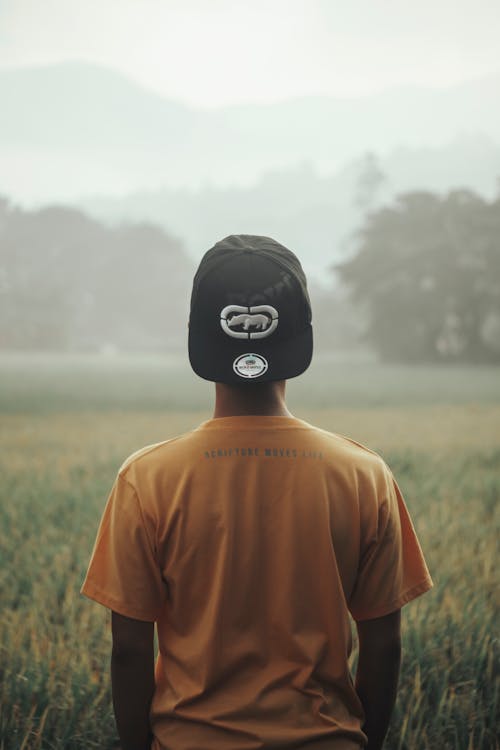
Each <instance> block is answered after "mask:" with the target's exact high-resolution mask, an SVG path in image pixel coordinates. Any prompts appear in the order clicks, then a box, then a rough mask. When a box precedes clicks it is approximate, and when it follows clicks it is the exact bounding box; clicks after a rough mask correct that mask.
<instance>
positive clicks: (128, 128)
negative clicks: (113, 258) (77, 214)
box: [0, 63, 500, 201]
mask: <svg viewBox="0 0 500 750" xmlns="http://www.w3.org/2000/svg"><path fill="white" fill-rule="evenodd" d="M499 89H500V75H494V76H488V77H485V78H481V79H477V80H472V81H469V82H466V83H463V84H461V85H457V86H453V87H448V88H446V89H432V90H430V89H424V88H417V87H404V88H399V89H394V90H389V91H386V92H383V93H380V94H378V95H375V96H366V97H361V98H356V99H348V98H343V99H341V98H334V97H320V96H313V97H302V98H295V99H291V100H288V101H282V102H276V103H272V104H245V105H238V106H231V107H220V108H217V109H202V108H195V107H190V106H186V105H184V104H183V103H182V102H178V101H172V100H169V99H167V98H165V97H162V96H161V95H159V94H157V93H155V92H153V91H149V90H147V89H145V88H143V87H141V86H140V85H138V84H136V83H134V82H132V81H130V80H128V79H127V78H126V77H125V76H123V75H122V74H119V73H116V72H114V71H111V70H108V69H105V68H101V67H98V66H94V65H88V64H84V63H66V64H60V65H54V66H44V67H38V68H20V69H11V70H2V71H0V97H1V101H2V116H1V118H0V160H1V164H2V168H1V178H0V179H1V183H0V191H2V192H5V193H8V194H13V195H14V196H16V198H17V199H21V200H37V201H48V200H50V199H53V198H54V197H57V198H58V199H64V200H67V199H70V198H75V197H76V196H78V195H84V194H89V193H92V194H110V193H115V194H116V193H125V192H131V191H134V190H143V189H158V188H163V187H167V188H179V187H184V188H191V189H192V188H199V187H200V186H203V185H207V183H209V184H211V185H212V186H214V187H219V188H220V187H226V186H227V187H228V186H233V185H235V186H240V187H244V186H249V185H251V184H252V183H255V181H256V180H257V179H258V178H259V176H260V175H261V174H262V173H263V172H269V171H276V170H278V171H282V170H284V169H287V168H288V167H290V166H293V165H297V164H300V163H303V162H309V163H310V164H311V165H312V167H313V168H314V169H316V170H317V171H318V172H319V173H320V174H321V175H325V174H329V173H331V172H333V171H335V170H338V169H339V168H340V167H341V166H342V165H343V164H345V163H347V162H349V161H351V160H353V159H355V158H357V157H359V155H360V154H362V153H363V152H366V151H368V150H369V151H374V152H376V153H377V154H379V155H381V157H382V158H385V157H387V156H388V154H389V153H391V152H394V151H395V150H396V149H400V148H413V149H416V148H419V149H420V148H427V149H433V148H434V149H435V148H438V147H443V146H445V147H447V144H449V143H450V142H451V141H453V140H454V139H455V138H456V137H457V135H460V134H472V135H473V136H476V135H477V134H482V135H483V136H484V137H486V138H491V139H493V141H495V139H497V138H498V133H499V132H500V98H499V97H498V91H499Z"/></svg>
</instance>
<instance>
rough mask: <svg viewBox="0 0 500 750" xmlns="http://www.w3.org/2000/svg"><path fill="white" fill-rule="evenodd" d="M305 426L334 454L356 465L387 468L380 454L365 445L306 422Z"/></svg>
mask: <svg viewBox="0 0 500 750" xmlns="http://www.w3.org/2000/svg"><path fill="white" fill-rule="evenodd" d="M304 424H305V425H307V426H308V427H310V429H311V432H312V433H313V434H315V435H316V436H317V439H318V440H319V441H323V442H324V444H325V446H329V447H330V448H331V451H332V453H334V454H336V455H342V456H343V457H344V458H345V459H350V460H352V461H353V462H354V463H356V464H361V465H365V466H371V467H379V468H380V469H383V468H384V467H386V463H385V461H384V459H383V458H382V456H381V455H380V453H377V451H376V450H374V449H373V448H369V447H368V446H367V445H365V444H364V443H360V442H359V441H357V440H354V439H353V438H351V437H348V436H347V435H343V434H342V433H340V432H333V431H330V430H326V429H324V428H322V427H318V426H316V425H313V424H309V423H307V422H304Z"/></svg>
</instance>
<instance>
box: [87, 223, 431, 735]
mask: <svg viewBox="0 0 500 750" xmlns="http://www.w3.org/2000/svg"><path fill="white" fill-rule="evenodd" d="M311 356H312V327H311V308H310V303H309V297H308V292H307V286H306V279H305V276H304V273H303V270H302V267H301V265H300V262H299V261H298V259H297V257H296V256H295V255H294V254H293V253H292V252H290V251H289V250H287V249H286V248H285V247H283V246H282V245H280V244H279V243H277V242H276V241H275V240H273V239H271V238H269V237H259V236H254V235H232V236H230V237H226V238H225V239H224V240H222V241H221V242H218V243H217V244H216V245H215V246H214V247H213V248H212V249H211V250H209V251H208V252H207V253H206V254H205V256H204V257H203V259H202V261H201V263H200V266H199V268H198V271H197V273H196V275H195V278H194V282H193V291H192V297H191V311H190V321H189V357H190V362H191V365H192V367H193V369H194V371H195V372H196V373H197V374H198V375H200V376H201V377H202V378H205V379H207V380H210V381H213V382H215V384H216V385H215V411H214V415H213V418H212V419H209V420H207V421H206V422H204V423H202V424H201V425H200V426H199V427H197V428H196V429H194V430H192V431H191V432H188V433H187V434H184V435H181V436H180V437H177V438H175V439H172V440H167V441H164V442H161V443H158V444H155V445H151V446H147V447H146V448H143V449H142V450H139V451H137V452H136V453H134V454H133V455H132V456H130V457H129V458H127V459H126V460H125V462H124V463H123V465H122V467H121V468H120V470H119V472H118V475H117V477H116V480H115V483H114V485H113V488H112V491H111V494H110V496H109V499H108V503H107V506H106V509H105V511H104V514H103V518H102V520H101V525H100V528H99V532H98V536H97V540H96V544H95V547H94V551H93V555H92V559H91V562H90V566H89V570H88V573H87V577H86V579H85V582H84V585H83V587H82V592H83V593H84V594H86V595H87V596H88V597H90V598H91V599H95V600H96V601H98V602H100V603H101V604H103V605H105V606H106V607H108V608H110V609H111V610H112V633H113V652H112V665H111V674H112V687H113V703H114V710H115V716H116V722H117V727H118V733H119V735H120V739H121V743H122V748H123V750H145V749H146V748H150V747H151V748H153V749H154V750H240V749H241V750H254V749H255V750H257V748H263V749H269V750H271V748H281V749H282V750H292V749H294V750H359V748H362V747H367V748H369V750H378V749H379V748H381V747H382V743H383V739H384V736H385V734H386V731H387V727H388V723H389V719H390V716H391V711H392V708H393V705H394V701H395V696H396V687H397V681H398V673H399V664H400V654H401V638H400V609H401V607H402V606H403V605H404V604H406V603H407V602H409V601H410V600H412V599H414V598H415V597H417V596H419V595H420V594H423V593H424V592H425V591H427V590H428V589H430V588H431V586H432V585H433V584H432V580H431V577H430V575H429V571H428V569H427V566H426V564H425V561H424V557H423V555H422V551H421V549H420V546H419V542H418V540H417V537H416V535H415V531H414V529H413V526H412V522H411V519H410V516H409V515H408V511H407V509H406V506H405V503H404V500H403V497H402V495H401V493H400V490H399V488H398V485H397V484H396V481H395V479H394V477H393V475H392V473H391V471H390V469H389V468H388V467H387V465H386V464H385V462H384V461H383V460H382V458H381V457H380V456H379V455H377V454H376V453H374V452H373V451H371V450H369V449H367V448H365V447H364V446H362V445H360V444H358V443H356V442H354V441H353V440H350V439H348V438H345V437H342V436H340V435H338V434H335V433H330V432H327V431H325V430H321V429H318V428H316V427H314V426H312V425H310V424H308V423H307V422H305V421H303V420H301V419H298V418H296V417H294V416H293V415H292V414H291V413H290V411H289V410H288V408H287V406H286V403H285V381H286V379H287V378H292V377H295V376H297V375H299V374H300V373H302V372H303V371H304V370H306V369H307V367H308V366H309V363H310V361H311ZM349 615H351V616H352V617H353V618H354V620H355V622H356V626H357V630H358V635H359V645H360V651H359V662H358V668H357V673H356V678H355V683H353V679H352V677H351V674H350V671H349V666H348V657H349V654H350V652H351V648H352V642H351V629H350V619H349ZM155 623H156V626H157V633H158V642H159V655H158V658H157V661H156V667H155V668H154V664H153V636H154V625H155Z"/></svg>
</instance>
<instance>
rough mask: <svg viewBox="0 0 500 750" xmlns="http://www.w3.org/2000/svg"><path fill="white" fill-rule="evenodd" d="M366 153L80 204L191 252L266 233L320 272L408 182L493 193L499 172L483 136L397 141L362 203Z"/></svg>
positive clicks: (498, 153)
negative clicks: (334, 166)
mask: <svg viewBox="0 0 500 750" xmlns="http://www.w3.org/2000/svg"><path fill="white" fill-rule="evenodd" d="M366 159H367V157H366V156H365V157H361V158H359V159H355V160H353V161H352V162H350V163H348V164H346V165H345V166H344V167H343V168H342V169H339V170H337V171H336V172H335V173H333V174H331V175H320V174H319V173H318V172H317V170H316V169H315V168H314V167H313V165H312V164H310V163H303V164H299V165H296V166H291V167H288V168H286V169H285V168H284V169H281V170H275V171H272V172H267V173H265V174H264V175H263V176H262V177H261V178H260V179H259V180H258V181H257V182H256V183H255V184H254V185H252V186H249V187H231V188H229V187H228V188H222V187H220V188H215V187H204V188H200V189H198V190H189V189H168V188H166V189H161V190H151V191H138V192H134V193H130V194H129V195H125V196H123V197H121V198H109V197H106V196H101V197H95V198H88V199H86V200H83V201H82V202H81V205H82V206H83V207H84V208H85V210H87V211H88V212H89V213H90V214H92V215H95V216H98V217H99V218H100V219H101V220H105V221H111V222H113V223H119V222H121V221H126V220H130V219H133V220H136V221H139V220H145V219H146V220H149V221H154V222H155V223H158V224H160V225H162V226H164V227H165V228H166V229H167V230H168V231H169V232H173V233H174V234H175V235H178V236H181V237H182V239H183V241H184V243H185V246H186V249H187V250H188V252H189V253H190V254H191V255H192V257H193V258H194V259H195V260H199V258H200V256H201V255H202V253H203V252H204V251H205V250H206V249H208V248H209V247H210V246H211V245H213V244H214V243H215V242H216V241H217V240H218V239H221V238H222V237H224V236H225V235H227V234H231V233H235V234H237V233H249V234H252V233H253V234H265V235H270V236H273V237H276V238H277V239H279V240H280V241H281V242H283V243H285V244H288V246H289V247H290V248H292V249H294V250H295V251H296V252H297V253H298V254H299V256H300V257H301V258H302V260H303V264H304V267H305V269H306V271H307V272H308V273H309V274H310V275H313V276H315V277H316V279H317V280H322V281H323V282H324V281H325V278H326V279H328V281H331V278H329V274H328V272H327V273H326V277H325V270H326V269H327V268H328V266H330V265H331V263H332V262H333V261H334V260H338V259H339V258H342V257H343V256H345V254H347V253H349V252H350V248H351V247H352V243H353V240H354V232H355V231H356V229H357V228H358V227H359V226H360V225H361V224H362V222H363V220H364V214H365V213H366V212H367V211H373V210H374V209H376V208H377V207H380V206H381V205H386V204H390V203H391V202H392V201H393V199H394V198H395V196H396V195H398V194H400V193H403V192H407V191H410V190H413V189H425V190H432V191H434V192H437V193H445V192H447V191H448V190H450V189H452V188H460V187H469V188H472V189H474V190H476V191H477V192H478V193H479V194H483V195H486V196H491V195H492V194H494V192H495V185H496V180H497V178H498V177H499V176H500V147H499V146H496V145H495V144H494V143H493V142H492V141H491V140H490V139H488V138H486V137H482V138H481V137H476V138H473V137H462V138H457V139H456V140H455V141H453V142H451V143H449V144H448V145H446V146H444V147H442V148H432V147H427V148H419V149H417V148H408V147H406V148H399V149H398V150H395V151H393V152H391V153H390V154H389V155H388V156H387V157H386V158H385V159H379V160H376V164H378V169H379V170H380V172H381V175H382V177H381V182H380V184H379V186H378V187H375V189H374V190H373V191H372V194H371V195H370V196H368V202H367V203H365V204H364V205H360V204H359V198H358V193H359V185H360V182H362V181H363V175H364V171H365V169H366Z"/></svg>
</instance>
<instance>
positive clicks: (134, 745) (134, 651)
mask: <svg viewBox="0 0 500 750" xmlns="http://www.w3.org/2000/svg"><path fill="white" fill-rule="evenodd" d="M111 629H112V634H113V651H112V655H111V684H112V691H113V708H114V711H115V719H116V727H117V729H118V735H119V737H120V740H121V748H122V750H149V749H150V747H151V740H152V734H151V727H150V724H149V708H150V705H151V698H152V697H153V691H154V687H155V682H154V622H144V621H142V620H134V619H131V618H130V617H124V616H123V615H119V614H117V613H116V612H112V613H111Z"/></svg>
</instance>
